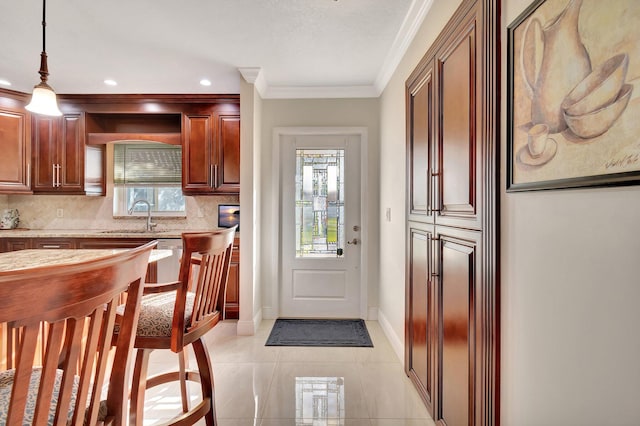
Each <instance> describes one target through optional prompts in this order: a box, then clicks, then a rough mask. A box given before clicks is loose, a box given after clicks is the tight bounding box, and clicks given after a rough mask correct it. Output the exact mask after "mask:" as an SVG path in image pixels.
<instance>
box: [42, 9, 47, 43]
mask: <svg viewBox="0 0 640 426" xmlns="http://www.w3.org/2000/svg"><path fill="white" fill-rule="evenodd" d="M46 11H47V0H42V51H43V52H46V51H47V49H46V31H45V27H46V26H47V17H46Z"/></svg>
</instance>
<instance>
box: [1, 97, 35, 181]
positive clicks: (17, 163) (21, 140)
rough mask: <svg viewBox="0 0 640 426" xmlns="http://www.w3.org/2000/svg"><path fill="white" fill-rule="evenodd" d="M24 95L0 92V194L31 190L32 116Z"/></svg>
mask: <svg viewBox="0 0 640 426" xmlns="http://www.w3.org/2000/svg"><path fill="white" fill-rule="evenodd" d="M25 105H26V99H25V95H24V94H20V93H17V92H11V91H6V90H1V91H0V146H1V147H2V155H0V193H1V194H20V193H22V194H24V193H31V183H30V166H31V143H30V139H31V116H30V114H28V113H27V112H26V111H25V109H24V106H25Z"/></svg>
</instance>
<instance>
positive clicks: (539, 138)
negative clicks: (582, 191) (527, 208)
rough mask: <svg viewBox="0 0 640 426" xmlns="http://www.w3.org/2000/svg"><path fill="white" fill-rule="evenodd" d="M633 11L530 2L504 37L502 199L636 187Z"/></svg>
mask: <svg viewBox="0 0 640 426" xmlns="http://www.w3.org/2000/svg"><path fill="white" fill-rule="evenodd" d="M639 22H640V1H638V0H616V1H601V0H537V1H535V2H534V3H533V4H531V6H529V8H527V10H525V11H524V12H523V13H522V14H521V15H520V16H519V17H518V18H516V19H515V21H514V22H513V23H511V24H510V25H509V27H508V28H507V36H508V40H507V42H508V94H507V96H508V97H507V108H508V111H507V114H508V125H507V191H527V190H539V189H554V188H575V187H584V186H605V185H628V184H636V183H638V182H640V87H638V86H640V48H638V46H640V23H639Z"/></svg>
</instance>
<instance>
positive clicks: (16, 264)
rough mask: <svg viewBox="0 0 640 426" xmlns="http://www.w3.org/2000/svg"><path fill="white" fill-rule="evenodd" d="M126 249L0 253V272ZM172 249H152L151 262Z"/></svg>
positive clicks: (78, 259)
mask: <svg viewBox="0 0 640 426" xmlns="http://www.w3.org/2000/svg"><path fill="white" fill-rule="evenodd" d="M122 250H126V249H29V250H18V251H11V252H6V253H0V272H2V271H15V270H19V269H29V268H35V267H40V266H52V265H60V264H71V263H79V262H84V261H87V260H93V259H98V258H101V257H105V256H109V255H112V254H114V253H118V252H121V251H122ZM171 254H172V251H171V250H158V249H154V250H151V254H150V256H149V263H151V262H156V261H158V260H160V259H164V258H166V257H169V256H171Z"/></svg>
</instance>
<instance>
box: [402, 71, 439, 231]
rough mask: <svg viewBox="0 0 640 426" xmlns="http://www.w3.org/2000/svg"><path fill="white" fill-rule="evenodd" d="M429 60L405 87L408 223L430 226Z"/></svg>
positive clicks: (431, 114) (431, 115)
mask: <svg viewBox="0 0 640 426" xmlns="http://www.w3.org/2000/svg"><path fill="white" fill-rule="evenodd" d="M434 114H435V111H434V73H433V61H431V62H429V63H428V64H427V66H426V67H425V68H424V69H423V70H422V71H421V72H420V73H419V74H418V75H417V77H416V78H415V79H414V80H413V81H412V82H411V83H409V85H408V87H407V143H408V147H407V151H408V156H407V159H408V161H407V162H408V164H407V171H408V173H409V176H408V179H407V181H408V182H409V197H408V202H409V207H408V213H409V216H408V217H409V220H417V221H426V222H429V223H433V210H432V209H433V205H432V204H433V186H432V182H433V176H432V174H433V170H434V167H435V164H434V155H433V154H434V137H435V130H434V124H435V122H436V120H435V116H434Z"/></svg>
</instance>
